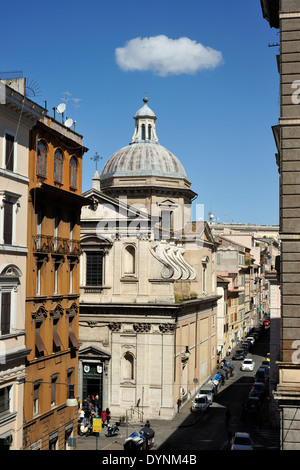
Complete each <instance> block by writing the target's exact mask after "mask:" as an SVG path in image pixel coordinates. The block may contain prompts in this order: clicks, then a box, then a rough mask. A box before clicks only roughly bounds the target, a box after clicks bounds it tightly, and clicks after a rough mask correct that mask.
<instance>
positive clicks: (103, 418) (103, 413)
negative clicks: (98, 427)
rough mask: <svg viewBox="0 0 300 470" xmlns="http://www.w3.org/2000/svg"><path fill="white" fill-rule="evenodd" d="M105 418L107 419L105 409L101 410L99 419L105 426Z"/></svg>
mask: <svg viewBox="0 0 300 470" xmlns="http://www.w3.org/2000/svg"><path fill="white" fill-rule="evenodd" d="M106 419H107V414H106V411H104V410H103V411H102V412H101V421H102V425H103V427H104V426H105V422H106Z"/></svg>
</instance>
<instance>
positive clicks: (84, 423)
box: [78, 418, 93, 437]
mask: <svg viewBox="0 0 300 470" xmlns="http://www.w3.org/2000/svg"><path fill="white" fill-rule="evenodd" d="M78 434H79V436H86V437H88V436H91V435H92V434H93V428H92V425H91V422H90V420H89V419H88V418H82V419H81V421H79V422H78Z"/></svg>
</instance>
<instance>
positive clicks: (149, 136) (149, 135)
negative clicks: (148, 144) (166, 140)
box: [148, 124, 151, 140]
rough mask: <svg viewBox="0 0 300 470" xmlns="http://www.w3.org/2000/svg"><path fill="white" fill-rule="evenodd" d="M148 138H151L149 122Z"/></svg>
mask: <svg viewBox="0 0 300 470" xmlns="http://www.w3.org/2000/svg"><path fill="white" fill-rule="evenodd" d="M148 140H151V124H149V125H148Z"/></svg>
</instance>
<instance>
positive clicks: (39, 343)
mask: <svg viewBox="0 0 300 470" xmlns="http://www.w3.org/2000/svg"><path fill="white" fill-rule="evenodd" d="M41 326H42V323H41V322H36V324H35V357H42V356H44V353H45V351H46V348H45V345H44V343H43V340H42V338H41Z"/></svg>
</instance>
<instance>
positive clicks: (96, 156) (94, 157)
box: [91, 152, 103, 171]
mask: <svg viewBox="0 0 300 470" xmlns="http://www.w3.org/2000/svg"><path fill="white" fill-rule="evenodd" d="M102 158H103V157H100V155H98V152H96V153H95V155H94V156H93V157H91V160H94V162H95V163H96V171H97V166H98V162H99V160H102Z"/></svg>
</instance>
